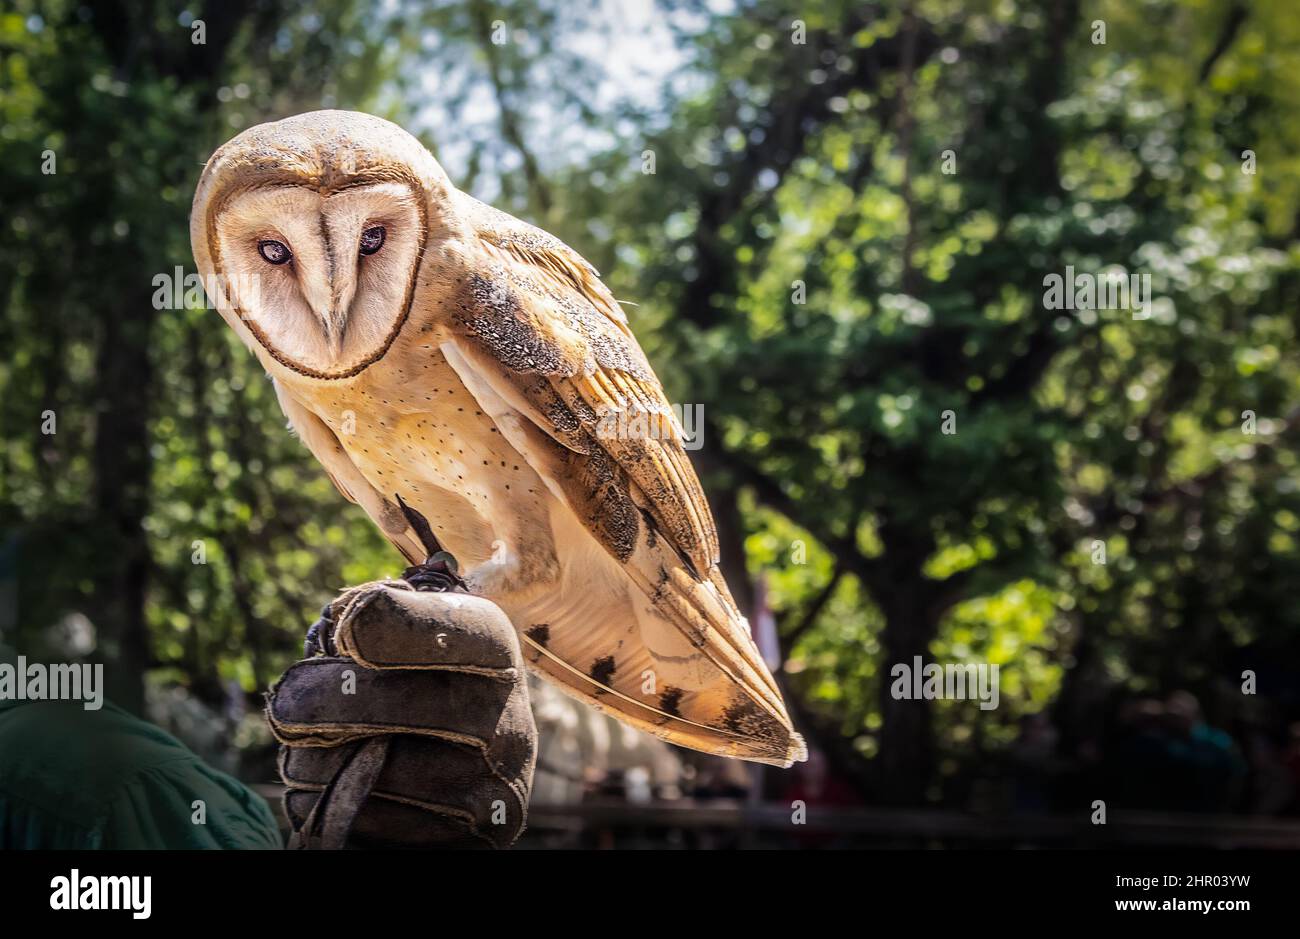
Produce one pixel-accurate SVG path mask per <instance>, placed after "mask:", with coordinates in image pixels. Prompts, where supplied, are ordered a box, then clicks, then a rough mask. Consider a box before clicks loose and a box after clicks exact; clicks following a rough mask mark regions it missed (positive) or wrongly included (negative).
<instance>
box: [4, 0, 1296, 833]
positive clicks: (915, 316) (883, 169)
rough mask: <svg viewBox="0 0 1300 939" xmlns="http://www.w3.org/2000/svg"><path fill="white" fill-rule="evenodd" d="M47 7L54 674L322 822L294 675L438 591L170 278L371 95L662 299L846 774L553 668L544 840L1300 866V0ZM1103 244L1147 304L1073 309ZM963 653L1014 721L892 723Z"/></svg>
mask: <svg viewBox="0 0 1300 939" xmlns="http://www.w3.org/2000/svg"><path fill="white" fill-rule="evenodd" d="M0 10H2V11H3V12H0V163H2V165H3V167H4V172H3V173H2V174H0V306H2V308H3V311H4V315H3V320H2V321H0V349H3V350H4V355H3V357H2V358H0V641H2V642H3V643H4V644H5V645H7V646H9V647H10V648H11V649H17V650H18V651H20V652H22V653H24V654H26V655H27V656H29V657H30V658H50V659H58V660H64V661H66V660H68V659H69V658H73V659H75V658H78V657H84V658H86V659H87V660H93V661H96V662H105V663H107V666H108V667H107V669H106V675H107V679H108V682H109V696H110V697H111V698H112V699H113V700H114V701H116V702H117V703H119V704H121V705H122V706H124V707H126V708H128V709H131V710H133V711H135V712H136V713H140V714H143V715H147V716H148V717H149V719H151V720H153V721H155V722H157V723H159V724H160V725H161V726H163V727H164V728H166V729H167V730H169V731H171V732H172V733H174V734H176V735H177V736H179V737H180V738H181V739H183V740H184V741H185V742H186V743H188V744H189V745H190V746H191V747H193V748H194V749H195V750H196V751H197V752H199V753H200V754H201V755H202V756H203V757H204V758H205V759H207V760H208V761H209V762H211V763H212V764H213V765H215V766H218V767H219V768H222V769H225V770H227V771H229V772H232V773H234V774H236V775H237V776H239V777H240V778H241V779H244V780H245V781H248V782H250V783H252V784H255V785H257V786H259V787H261V788H260V789H259V791H264V792H265V793H266V794H267V795H268V796H269V797H271V798H274V795H275V793H274V786H273V785H272V784H273V783H274V780H275V770H274V762H273V757H274V749H273V743H272V741H271V739H270V736H269V734H268V732H267V731H266V729H265V726H264V723H263V719H262V716H261V701H262V699H261V695H262V692H263V691H264V690H265V689H266V688H267V687H268V686H269V685H270V683H271V682H272V681H274V679H275V678H276V677H277V676H278V675H279V673H280V672H281V671H282V670H283V669H284V668H285V667H286V666H287V665H288V664H289V663H290V662H292V661H293V660H294V659H295V658H296V657H298V655H299V654H300V650H301V639H302V636H303V633H304V631H305V629H306V628H307V626H308V625H309V624H310V623H311V621H312V620H313V619H314V618H315V616H316V614H317V612H318V611H319V609H320V607H321V605H322V604H323V603H324V602H325V601H326V600H328V599H329V598H330V597H331V596H332V595H333V594H334V593H335V592H336V591H337V590H339V589H340V588H342V587H344V586H345V585H348V584H354V583H358V582H362V581H365V580H369V579H372V578H376V577H380V576H384V575H396V574H397V573H399V572H400V568H401V566H402V562H401V560H400V559H399V558H398V556H397V555H396V553H395V552H394V551H393V550H392V549H391V548H389V547H388V546H387V545H386V543H384V542H383V541H382V539H381V538H380V536H379V535H378V533H377V532H376V530H375V529H374V528H373V526H372V525H371V524H370V522H369V521H368V520H367V519H366V518H365V517H364V515H363V514H362V512H361V510H360V509H359V508H358V507H356V506H353V505H351V504H348V503H345V502H344V501H343V499H342V498H341V497H340V496H339V495H338V493H337V492H336V490H335V489H334V487H333V486H332V485H331V483H330V482H329V480H328V479H327V478H326V476H325V474H324V473H323V472H322V471H321V470H320V469H319V468H318V466H317V465H316V463H315V462H314V460H312V458H311V457H310V455H309V454H308V453H307V451H306V450H305V448H303V447H302V446H301V445H300V444H299V443H298V442H297V441H296V440H295V439H294V438H292V437H291V436H290V435H289V434H288V433H286V432H285V429H284V423H285V421H284V418H283V416H282V415H281V413H280V410H279V408H278V406H277V405H276V402H275V397H274V394H273V392H272V388H271V385H270V383H269V382H268V381H267V379H266V378H265V376H264V375H263V374H262V372H261V370H260V369H259V368H258V366H257V364H256V362H255V360H254V358H253V356H252V355H250V354H249V353H248V352H247V350H245V349H244V348H243V347H242V346H240V345H239V343H238V340H237V339H236V338H235V336H234V335H233V334H232V333H231V331H230V330H229V329H227V328H226V327H225V326H224V324H222V323H221V321H220V318H219V317H218V316H217V315H216V313H215V312H214V311H211V310H206V309H203V308H202V307H203V303H202V302H201V301H200V300H195V299H193V298H190V299H189V300H188V301H186V300H184V299H182V302H180V303H176V304H172V303H168V304H164V306H176V307H177V308H175V309H171V308H164V309H158V308H157V304H156V303H155V302H154V301H155V294H156V293H157V291H158V286H157V283H158V282H157V280H156V279H157V278H158V277H159V276H160V275H165V276H167V277H172V276H174V274H173V272H174V271H176V269H178V268H179V269H181V271H182V272H183V274H191V273H193V272H194V262H193V259H192V257H191V254H190V247H189V236H188V213H189V206H190V199H191V196H192V194H193V189H194V185H195V183H196V181H197V179H198V176H199V173H200V171H201V169H202V166H203V163H204V161H205V160H206V159H207V157H208V156H209V155H210V154H211V152H212V151H213V150H214V149H215V148H216V147H217V146H218V145H220V144H221V143H222V142H224V141H225V140H227V139H228V138H229V137H231V136H233V135H234V134H235V133H237V132H238V131H240V130H242V129H243V128H245V127H248V126H250V125H253V124H256V123H260V122H262V121H266V120H272V119H276V118H280V117H284V116H286V115H290V114H294V113H297V112H300V111H305V110H312V109H316V108H347V109H357V110H364V111H369V112H372V113H375V114H379V115H382V116H385V117H388V118H390V119H392V120H394V121H397V122H398V123H400V124H402V125H403V126H405V127H407V128H408V129H409V130H411V131H412V132H413V133H415V134H417V136H419V137H420V138H421V139H422V140H423V141H424V142H425V143H426V144H427V145H428V146H429V148H430V149H431V150H432V151H433V153H434V154H435V155H436V156H437V157H438V158H439V160H440V161H442V163H443V164H444V166H446V168H447V170H448V172H449V173H450V175H451V177H452V179H453V181H455V182H456V183H457V184H458V185H459V186H460V187H461V188H462V189H465V190H466V191H468V192H470V193H472V194H474V195H475V196H477V197H479V198H480V199H483V200H484V201H487V202H489V203H491V204H493V205H496V206H497V207H499V208H502V209H505V210H506V211H509V212H511V213H513V214H516V215H518V216H519V217H521V218H523V219H526V220H527V221H530V222H532V223H534V224H536V225H539V226H541V227H543V228H545V229H548V230H549V231H551V232H553V233H555V234H557V235H559V236H560V237H561V238H563V239H564V240H565V241H567V242H568V243H569V244H570V245H572V246H573V247H574V248H575V249H577V250H578V251H579V252H580V253H582V254H583V255H585V256H586V257H587V258H588V259H589V260H591V261H592V262H593V263H594V264H595V265H596V266H597V267H598V268H599V269H600V270H601V271H602V272H603V273H604V275H605V279H606V281H607V283H609V284H610V286H611V288H612V289H613V291H614V292H615V294H616V295H617V296H619V297H620V298H625V299H627V300H631V301H634V302H635V303H636V304H638V305H637V306H635V307H630V308H629V315H630V318H631V321H632V324H633V326H634V328H635V330H636V332H637V334H638V336H639V337H640V339H641V342H642V344H643V345H644V347H645V348H646V351H647V353H648V354H649V356H650V359H651V360H652V362H653V363H654V364H655V366H656V368H657V370H658V371H659V374H660V376H661V377H662V379H663V381H664V385H665V388H666V390H667V392H668V395H669V397H670V398H671V399H672V400H673V401H675V402H680V403H682V404H683V405H684V407H685V408H686V409H687V416H688V419H689V418H690V416H691V415H692V414H698V415H702V421H700V422H699V424H700V428H701V429H702V433H703V439H702V445H701V446H700V448H699V449H698V450H695V451H694V452H692V454H691V455H692V458H693V459H694V461H695V464H696V467H697V469H698V470H699V472H700V474H701V476H702V478H703V479H704V481H705V485H706V488H707V490H708V494H709V497H710V502H711V504H712V506H713V511H714V514H715V517H716V519H717V523H718V527H719V530H720V533H721V540H722V553H723V566H724V571H725V573H726V577H727V580H728V582H729V583H730V584H731V586H732V589H733V592H734V593H735V594H736V597H737V600H738V602H739V603H740V604H741V606H742V608H743V609H745V610H746V611H747V612H748V614H749V617H750V620H751V623H753V624H754V627H755V631H756V635H757V638H758V640H759V642H760V645H761V647H762V648H763V651H764V654H765V655H766V656H767V657H768V659H769V661H770V662H771V663H772V664H773V665H774V670H775V671H777V673H778V675H779V679H780V681H781V683H782V685H783V687H784V689H785V693H786V699H787V702H788V704H789V707H790V710H791V713H792V716H793V717H794V720H795V723H796V725H797V726H798V727H799V728H800V729H801V730H802V732H803V733H804V734H805V736H806V737H807V739H808V741H809V744H810V747H811V749H812V751H813V752H812V758H811V759H810V761H809V762H808V763H807V764H805V765H803V766H800V767H797V768H796V769H794V770H790V771H779V770H762V771H760V770H759V769H758V768H755V767H751V766H748V765H744V764H735V763H728V762H726V761H720V760H713V759H707V758H702V757H698V756H697V755H694V754H690V753H687V752H685V751H682V750H678V749H675V748H672V747H669V746H667V745H665V744H662V743H659V742H658V741H655V740H652V739H650V738H648V737H645V736H643V735H639V734H636V733H634V732H632V731H628V730H626V729H624V728H622V727H621V726H620V725H616V724H613V723H611V722H608V721H606V720H604V719H601V718H598V717H597V716H596V715H595V714H593V713H591V712H589V711H587V710H586V709H585V708H582V707H580V706H578V705H576V704H574V703H572V702H571V701H569V700H568V699H565V698H561V697H559V696H558V695H554V694H551V693H548V691H546V690H544V689H540V688H537V687H536V686H535V695H534V698H535V706H536V712H537V717H538V722H539V727H540V730H541V734H542V754H541V762H540V765H539V768H538V774H537V783H536V791H535V796H534V811H533V818H532V820H531V826H530V831H529V833H528V835H526V837H525V841H524V844H525V845H532V846H537V847H543V846H573V845H585V846H639V845H655V846H685V847H726V846H786V847H810V848H814V847H835V846H844V845H901V846H917V845H938V846H952V847H960V846H968V845H981V846H996V845H1039V844H1041V845H1061V844H1069V845H1087V844H1093V843H1096V842H1098V841H1099V840H1101V839H1104V840H1105V841H1106V843H1109V844H1122V845H1132V846H1137V845H1151V844H1200V845H1247V844H1268V845H1290V846H1293V847H1294V846H1297V845H1300V590H1297V583H1300V553H1298V550H1297V540H1298V539H1300V467H1298V466H1297V452H1298V451H1297V442H1298V441H1300V356H1297V354H1296V348H1297V347H1296V340H1297V337H1296V328H1297V313H1296V310H1297V300H1300V116H1298V114H1300V18H1297V17H1296V16H1295V10H1294V8H1293V6H1292V5H1291V4H1290V3H1289V2H1288V0H1253V2H1249V3H1247V2H1239V0H1189V2H1181V3H1174V2H1166V0H1114V2H1109V0H1102V2H1075V0H1060V2H1053V0H1042V2H1037V0H960V2H958V0H917V2H912V3H868V2H862V0H855V2H848V0H845V2H837V0H779V2H777V0H750V2H746V0H741V2H731V0H711V2H698V0H684V2H677V0H663V2H651V0H640V2H637V0H625V2H616V0H585V2H584V0H555V2H551V0H533V2H519V3H491V2H486V0H465V2H454V3H452V2H445V3H444V2H428V3H416V2H404V0H387V2H381V3H363V2H353V0H325V2H317V3H285V4H277V3H271V2H267V0H222V2H215V0H213V2H199V0H193V2H190V3H188V4H187V3H183V2H164V0H131V2H125V0H124V2H103V3H94V4H85V5H83V4H79V3H75V2H65V0H40V2H26V0H4V3H3V5H0ZM1067 265H1069V266H1073V267H1074V268H1076V269H1077V270H1079V271H1090V272H1095V271H1102V270H1107V269H1122V270H1124V271H1127V272H1129V273H1132V274H1137V275H1147V276H1149V279H1150V285H1151V293H1152V296H1153V298H1154V299H1153V301H1152V304H1151V307H1150V316H1149V318H1145V319H1136V318H1134V317H1133V315H1132V314H1131V313H1130V312H1129V311H1127V310H1093V309H1082V310H1061V309H1046V308H1045V304H1044V277H1045V276H1046V275H1049V274H1052V273H1056V274H1060V275H1063V274H1064V273H1065V271H1066V267H1067ZM945 422H946V424H945ZM915 656H921V657H923V658H924V660H925V661H927V662H930V661H935V662H940V663H945V662H949V663H952V662H955V663H970V664H996V665H998V666H999V667H1000V676H1001V688H1000V699H999V704H998V707H997V708H995V709H992V710H981V709H980V708H979V707H978V704H977V703H975V702H970V701H953V700H938V701H915V700H898V699H896V698H895V697H893V696H892V695H891V694H890V685H891V681H892V679H891V677H890V669H891V667H892V666H893V664H895V663H900V662H905V663H911V662H912V661H913V659H914V657H915ZM0 758H2V756H0ZM1096 800H1102V801H1105V803H1106V806H1107V809H1108V811H1109V813H1110V818H1109V819H1108V824H1107V825H1106V826H1104V827H1101V826H1097V825H1094V824H1092V818H1091V816H1092V813H1093V811H1094V802H1095V801H1096ZM799 802H801V803H803V804H804V805H805V806H806V807H807V819H806V821H807V824H805V825H803V826H799V827H792V824H791V815H792V806H793V805H795V804H796V803H799ZM792 832H794V833H795V834H792Z"/></svg>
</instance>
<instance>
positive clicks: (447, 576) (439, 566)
mask: <svg viewBox="0 0 1300 939" xmlns="http://www.w3.org/2000/svg"><path fill="white" fill-rule="evenodd" d="M457 567H458V565H457V564H456V559H455V558H454V557H452V556H451V555H450V554H448V553H447V552H446V551H439V552H438V553H437V554H434V555H432V556H431V557H428V558H425V560H424V563H422V564H416V565H415V566H414V567H408V568H407V569H406V570H404V571H403V572H402V579H403V580H404V581H406V582H407V583H408V584H410V585H411V586H412V587H414V588H415V589H416V590H428V591H433V592H437V593H444V592H446V591H448V590H461V591H464V592H466V593H468V592H469V585H468V584H466V583H465V581H464V580H463V579H462V578H461V576H460V575H459V574H458V573H456V571H457Z"/></svg>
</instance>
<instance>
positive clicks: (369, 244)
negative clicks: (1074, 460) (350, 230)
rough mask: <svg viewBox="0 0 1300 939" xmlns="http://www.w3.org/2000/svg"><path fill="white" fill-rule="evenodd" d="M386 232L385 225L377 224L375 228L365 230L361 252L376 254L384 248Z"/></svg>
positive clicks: (362, 234) (362, 236)
mask: <svg viewBox="0 0 1300 939" xmlns="http://www.w3.org/2000/svg"><path fill="white" fill-rule="evenodd" d="M385 234H386V232H385V231H384V226H383V225H376V226H375V227H374V228H367V229H366V230H365V231H363V232H362V233H361V253H362V254H374V253H375V252H376V251H378V250H379V249H380V248H382V247H383V246H384V235H385Z"/></svg>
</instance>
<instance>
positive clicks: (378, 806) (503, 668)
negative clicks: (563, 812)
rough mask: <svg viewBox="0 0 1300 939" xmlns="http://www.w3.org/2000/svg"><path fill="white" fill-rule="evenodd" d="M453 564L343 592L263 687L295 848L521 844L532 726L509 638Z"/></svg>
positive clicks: (503, 622)
mask: <svg viewBox="0 0 1300 939" xmlns="http://www.w3.org/2000/svg"><path fill="white" fill-rule="evenodd" d="M447 559H448V560H450V558H449V556H447ZM450 564H451V566H450V567H448V566H447V565H446V564H439V563H438V561H437V559H433V558H431V559H430V561H429V562H426V563H425V564H424V565H419V566H417V567H414V568H411V569H409V570H408V571H407V572H406V577H405V579H404V580H400V581H381V582H376V583H370V584H364V585H362V586H359V587H353V588H351V589H349V590H347V591H344V592H343V593H342V594H341V595H340V596H339V597H338V598H337V599H336V600H335V601H334V602H333V603H331V604H329V605H328V606H327V607H326V608H325V610H324V611H323V613H322V616H321V620H320V621H319V622H318V623H316V625H315V626H313V627H312V630H311V632H309V633H308V636H307V643H306V648H305V650H304V651H305V655H306V658H303V659H302V660H300V661H298V662H296V663H295V664H294V665H292V666H290V668H289V670H288V671H287V672H285V673H284V675H283V676H281V678H280V680H279V682H277V684H276V686H275V687H274V688H273V689H272V692H271V695H270V696H269V698H268V701H267V718H268V720H269V721H270V724H271V728H272V731H273V732H274V734H275V736H276V738H277V739H278V740H279V741H280V743H281V744H282V745H283V746H282V747H281V750H280V775H281V777H282V778H283V780H284V783H285V786H286V791H285V796H284V807H285V812H286V814H287V815H288V817H289V820H290V823H291V825H292V827H293V835H292V837H291V838H290V842H289V846H290V847H291V848H326V849H335V848H344V847H346V848H426V847H454V848H468V847H494V848H506V847H509V846H510V845H511V844H512V843H514V841H515V840H516V839H517V838H518V837H519V835H520V834H521V833H522V831H523V829H524V825H525V821H526V818H527V812H528V795H529V791H530V789H531V787H532V779H533V767H534V764H535V762H536V755H537V729H536V727H535V726H534V724H533V715H532V710H531V708H530V706H529V702H528V686H527V683H526V681H525V679H524V668H523V659H522V658H521V656H520V652H519V641H518V639H517V637H516V634H515V630H514V628H513V627H512V626H511V624H510V621H509V620H508V619H507V618H506V616H505V614H504V613H503V612H502V611H501V610H500V608H498V607H497V606H496V605H495V604H493V603H491V602H489V601H487V600H485V599H483V598H481V597H476V596H472V595H470V594H468V593H466V592H464V591H463V589H462V585H461V582H460V580H459V578H458V577H456V575H455V568H454V564H455V562H454V561H450Z"/></svg>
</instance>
